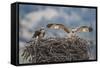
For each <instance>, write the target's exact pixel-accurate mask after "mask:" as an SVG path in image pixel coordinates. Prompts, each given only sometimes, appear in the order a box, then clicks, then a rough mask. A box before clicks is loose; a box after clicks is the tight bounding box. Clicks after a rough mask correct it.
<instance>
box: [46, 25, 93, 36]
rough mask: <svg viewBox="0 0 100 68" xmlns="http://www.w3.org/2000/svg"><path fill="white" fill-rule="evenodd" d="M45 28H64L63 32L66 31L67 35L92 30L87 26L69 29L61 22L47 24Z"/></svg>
mask: <svg viewBox="0 0 100 68" xmlns="http://www.w3.org/2000/svg"><path fill="white" fill-rule="evenodd" d="M47 28H50V29H61V30H64V31H65V32H67V33H68V37H74V36H76V32H91V31H93V29H92V27H88V26H81V27H77V28H74V29H71V30H70V29H68V28H67V27H65V26H64V25H63V24H48V25H47Z"/></svg>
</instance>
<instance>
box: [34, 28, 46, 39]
mask: <svg viewBox="0 0 100 68" xmlns="http://www.w3.org/2000/svg"><path fill="white" fill-rule="evenodd" d="M44 35H45V30H44V27H41V28H40V29H39V30H37V31H35V33H34V35H33V37H32V38H36V39H42V38H43V37H44Z"/></svg>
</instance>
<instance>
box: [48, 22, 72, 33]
mask: <svg viewBox="0 0 100 68" xmlns="http://www.w3.org/2000/svg"><path fill="white" fill-rule="evenodd" d="M47 28H50V29H62V30H64V31H65V32H67V33H69V32H70V31H69V29H68V28H66V27H65V26H64V25H62V24H48V25H47Z"/></svg>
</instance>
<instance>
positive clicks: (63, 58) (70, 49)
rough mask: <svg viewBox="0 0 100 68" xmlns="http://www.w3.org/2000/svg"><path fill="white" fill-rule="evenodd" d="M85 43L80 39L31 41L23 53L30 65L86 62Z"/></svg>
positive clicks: (87, 57)
mask: <svg viewBox="0 0 100 68" xmlns="http://www.w3.org/2000/svg"><path fill="white" fill-rule="evenodd" d="M87 46H88V44H87V41H86V40H84V39H82V38H78V37H77V38H74V39H72V38H46V39H40V40H38V41H37V42H36V41H35V40H34V41H31V42H30V43H28V46H26V48H25V49H24V51H23V54H22V56H23V59H24V60H28V61H29V62H30V63H51V62H67V61H80V60H88V59H89V56H88V52H87V49H88V48H87Z"/></svg>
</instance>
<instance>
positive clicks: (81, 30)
mask: <svg viewBox="0 0 100 68" xmlns="http://www.w3.org/2000/svg"><path fill="white" fill-rule="evenodd" d="M91 31H93V28H92V27H89V26H81V27H79V28H77V30H76V32H91Z"/></svg>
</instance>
